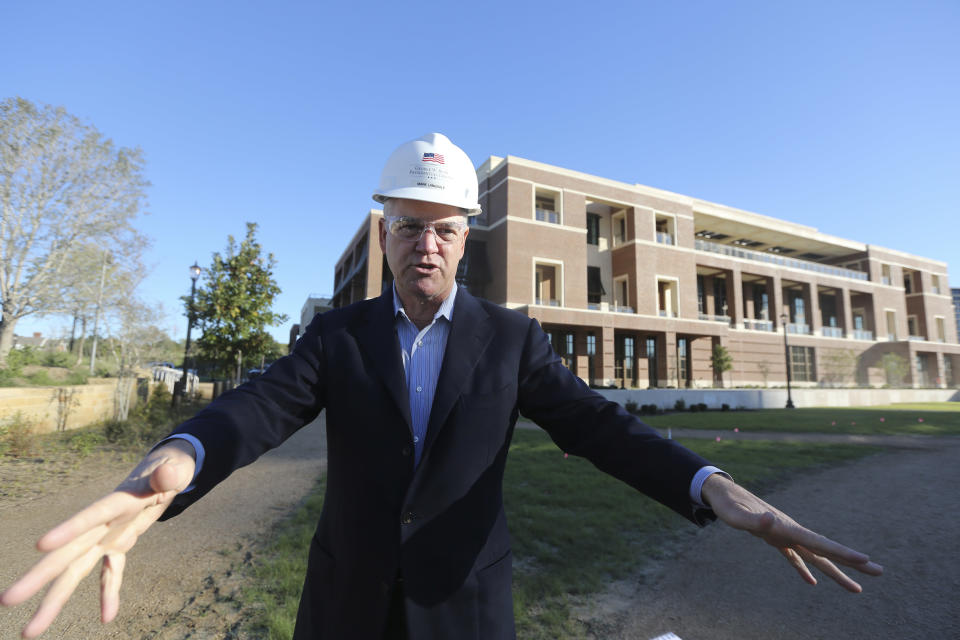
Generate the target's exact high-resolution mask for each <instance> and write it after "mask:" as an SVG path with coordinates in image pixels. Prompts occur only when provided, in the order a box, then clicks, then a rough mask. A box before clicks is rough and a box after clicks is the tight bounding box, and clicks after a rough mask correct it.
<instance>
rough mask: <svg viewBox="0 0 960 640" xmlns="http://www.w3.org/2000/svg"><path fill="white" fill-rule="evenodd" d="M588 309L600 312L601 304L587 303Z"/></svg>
mask: <svg viewBox="0 0 960 640" xmlns="http://www.w3.org/2000/svg"><path fill="white" fill-rule="evenodd" d="M587 309H590V310H591V311H600V303H599V302H588V303H587Z"/></svg>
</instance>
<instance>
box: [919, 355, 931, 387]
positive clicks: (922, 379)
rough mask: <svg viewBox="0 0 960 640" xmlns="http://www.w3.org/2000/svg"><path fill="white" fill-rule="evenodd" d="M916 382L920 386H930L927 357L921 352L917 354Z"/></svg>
mask: <svg viewBox="0 0 960 640" xmlns="http://www.w3.org/2000/svg"><path fill="white" fill-rule="evenodd" d="M916 362H917V382H919V383H920V386H921V387H929V386H930V374H929V372H928V371H927V357H926V355H925V354H923V353H918V354H917V360H916Z"/></svg>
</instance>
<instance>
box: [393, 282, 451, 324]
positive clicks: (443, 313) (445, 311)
mask: <svg viewBox="0 0 960 640" xmlns="http://www.w3.org/2000/svg"><path fill="white" fill-rule="evenodd" d="M456 298H457V283H456V282H454V283H453V288H452V289H450V295H448V296H447V297H446V299H445V300H444V301H443V302H441V303H440V308H439V309H437V312H436V313H435V314H433V319H434V320H436V319H437V318H446V319H447V322H453V303H454V301H455V300H456ZM398 313H401V314H403V317H404V318H407V320H409V319H410V318H409V317H408V316H407V312H406V311H404V310H403V302H401V301H400V295H399V294H398V293H397V283H396V282H394V283H393V315H394V317H396V315H397V314H398Z"/></svg>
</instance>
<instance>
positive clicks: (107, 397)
mask: <svg viewBox="0 0 960 640" xmlns="http://www.w3.org/2000/svg"><path fill="white" fill-rule="evenodd" d="M116 389H117V380H116V379H109V380H103V379H93V380H91V382H90V383H89V384H84V385H70V386H66V385H65V386H61V387H7V388H0V424H2V423H4V422H7V421H8V420H9V419H11V418H12V417H13V416H14V415H16V413H17V412H20V413H21V414H22V415H23V417H24V418H25V419H27V420H29V421H31V422H33V423H34V425H35V428H36V430H37V432H38V433H50V432H52V431H56V430H57V428H58V425H59V424H61V422H62V423H63V424H64V429H77V428H79V427H85V426H87V425H88V424H92V423H94V422H98V421H100V420H105V419H107V418H111V417H113V415H114V397H115V394H116ZM130 393H131V396H134V395H135V394H136V393H137V385H136V384H134V385H132V388H131V390H130ZM135 404H136V398H135V397H131V404H130V406H131V407H133V406H134V405H135Z"/></svg>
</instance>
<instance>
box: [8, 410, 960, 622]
mask: <svg viewBox="0 0 960 640" xmlns="http://www.w3.org/2000/svg"><path fill="white" fill-rule="evenodd" d="M673 435H674V437H709V438H713V437H714V434H712V433H707V432H702V431H699V432H686V431H684V432H678V431H674V433H673ZM731 435H732V434H729V432H727V433H725V434H723V437H725V438H726V437H731ZM738 436H739V437H742V438H743V439H747V438H754V437H763V438H764V439H783V440H791V439H804V440H807V439H817V440H823V438H819V437H816V436H815V435H810V434H808V435H802V436H794V435H792V434H762V436H760V435H754V434H742V433H741V434H738ZM843 441H846V442H859V441H861V437H859V436H851V437H846V438H843ZM864 443H865V444H867V443H869V444H883V445H888V446H893V447H898V448H899V447H903V449H900V450H895V451H892V452H890V453H885V454H880V455H877V456H871V457H869V458H866V459H864V460H861V461H857V462H854V463H850V464H848V465H844V466H841V467H838V468H834V469H830V470H826V471H819V472H815V473H813V474H811V475H808V476H805V477H802V478H800V479H799V480H798V481H797V482H794V483H792V484H791V485H789V486H787V487H785V488H783V489H782V490H780V491H777V492H775V493H772V494H769V495H767V496H765V497H766V498H768V499H769V500H770V502H772V503H773V504H776V505H778V506H780V507H782V508H783V509H784V510H785V511H786V512H788V513H790V514H791V515H794V516H795V517H797V518H798V519H799V520H800V521H801V522H803V523H805V524H807V525H809V526H811V527H812V528H813V529H815V530H820V531H823V532H824V533H826V534H828V535H830V536H831V537H834V538H836V539H838V540H840V541H841V542H845V543H847V544H850V545H851V546H853V547H854V548H857V549H861V550H863V551H866V552H868V553H870V554H871V555H872V556H873V557H874V559H876V560H877V561H878V562H880V563H881V564H883V565H884V566H885V568H886V574H885V575H884V576H883V577H882V578H879V579H870V578H865V579H864V580H863V581H862V583H863V585H864V587H865V592H864V593H863V594H860V595H852V594H847V593H846V592H843V591H841V590H840V589H839V588H837V587H836V586H834V585H833V584H821V585H820V586H818V587H810V586H808V585H806V584H804V583H803V582H801V581H800V580H799V578H797V577H796V575H795V574H794V573H793V571H792V570H791V569H789V567H787V565H786V563H785V562H784V561H783V560H782V559H781V558H780V556H779V554H777V553H776V552H775V551H774V550H772V549H768V548H766V547H765V546H764V545H762V544H760V543H758V542H757V541H756V540H754V539H753V538H752V537H750V536H747V535H744V534H742V533H740V532H736V531H732V530H730V529H728V528H726V527H724V526H722V525H714V526H711V527H708V528H706V529H704V530H702V531H698V532H696V534H695V535H692V536H690V537H688V538H685V540H684V541H681V542H680V543H679V544H680V547H679V548H678V549H677V550H676V553H675V554H674V556H673V559H671V560H666V561H663V562H661V563H660V564H659V565H658V566H655V567H652V568H649V567H648V568H647V569H646V570H645V572H644V574H643V576H638V579H635V580H632V581H623V582H620V583H617V584H614V585H612V586H611V588H610V589H609V590H608V592H607V593H605V594H603V595H601V596H600V597H597V598H595V599H594V600H593V601H592V603H591V604H590V605H589V606H588V607H587V608H586V609H585V611H583V612H582V614H581V617H582V618H583V619H585V620H586V621H587V623H588V625H589V627H590V629H591V630H592V632H593V637H594V638H597V639H598V640H617V639H627V638H630V639H631V640H634V639H638V640H646V639H649V638H654V637H656V636H658V635H660V634H664V633H667V632H673V633H675V634H677V636H679V637H680V638H682V639H683V640H728V639H729V640H733V639H737V640H743V639H749V638H764V639H774V640H794V639H796V640H799V639H801V638H802V639H805V640H806V639H811V638H831V639H832V638H844V639H851V638H871V639H876V638H897V639H903V638H905V639H910V638H931V637H934V638H960V613H958V612H960V607H957V606H956V605H955V600H956V595H957V594H958V593H960V550H958V545H957V542H958V541H960V525H958V524H957V519H956V515H955V514H956V513H957V511H958V507H960V492H958V491H957V488H956V487H957V486H958V484H960V438H958V439H950V438H938V439H929V438H909V437H908V438H906V439H903V438H896V439H889V438H879V439H878V440H873V439H869V440H868V441H864ZM323 444H324V438H323V434H322V422H321V421H317V423H315V424H313V425H310V426H309V427H307V428H305V429H303V430H301V431H300V432H299V433H298V434H296V435H295V436H294V437H293V438H291V439H290V440H289V441H288V442H287V443H286V444H285V445H284V446H283V447H281V448H279V449H277V450H276V451H273V452H271V453H270V454H267V455H266V456H264V457H263V459H261V460H260V461H259V462H258V463H257V464H254V465H251V466H250V467H247V468H245V469H241V470H240V471H238V472H237V473H235V474H234V475H233V476H232V477H231V478H230V479H229V480H228V481H227V482H225V483H224V484H223V485H221V486H220V487H218V488H217V489H216V490H214V491H213V492H211V493H210V495H208V496H207V497H206V498H205V499H204V500H203V502H202V503H201V504H198V505H196V506H195V507H192V508H191V509H189V510H187V511H186V512H185V513H184V514H183V515H181V516H179V517H177V518H175V519H174V520H173V521H171V522H168V523H159V524H158V525H155V526H154V527H152V528H151V529H150V530H149V531H148V532H147V533H146V534H145V535H144V537H143V539H142V540H141V541H140V542H139V543H138V545H137V546H136V547H135V549H134V550H133V551H132V552H131V554H130V557H129V560H128V575H127V578H126V580H125V583H124V587H123V591H122V602H121V611H120V616H119V618H118V620H117V621H116V622H114V623H113V624H111V625H108V626H106V627H105V626H102V625H101V624H100V623H99V620H98V617H99V605H98V600H97V580H96V577H95V576H92V577H91V578H88V579H87V580H86V581H85V582H84V583H83V584H82V585H81V588H80V589H79V591H78V593H77V595H76V596H75V597H74V598H73V599H72V600H71V602H70V603H69V604H68V605H67V608H66V610H65V611H64V612H63V614H61V617H60V618H59V619H58V621H57V622H56V623H55V625H54V626H53V627H52V629H51V630H50V631H48V633H47V634H46V635H45V636H44V637H45V638H70V639H76V638H83V639H84V640H99V639H101V638H125V639H126V638H139V639H142V640H147V639H149V640H173V639H180V638H192V639H194V640H206V639H213V638H218V639H219V638H237V639H239V638H245V637H247V636H245V634H244V632H242V631H240V630H238V627H239V620H240V617H239V615H238V612H237V611H236V601H235V598H231V597H229V596H230V595H231V594H234V595H235V594H238V593H239V589H240V587H241V586H242V582H241V581H240V579H239V578H238V577H237V576H234V575H233V569H234V568H235V567H236V566H237V565H238V564H240V563H243V562H244V561H245V559H247V558H248V557H249V549H250V548H251V543H252V542H253V541H254V540H255V539H256V537H257V536H258V535H260V534H262V533H263V532H264V531H265V530H267V529H268V528H269V527H270V525H271V524H273V523H274V522H275V521H276V520H277V519H278V518H280V517H282V516H283V515H285V514H286V513H288V512H289V510H290V509H291V507H292V506H293V505H295V504H296V503H297V501H299V500H300V498H301V497H302V496H303V495H305V494H306V492H307V491H308V490H309V489H310V487H311V486H312V485H313V483H314V481H315V479H316V477H317V476H318V474H319V473H320V472H321V470H322V468H323V466H322V465H323V459H324V455H325V452H324V450H323ZM130 466H131V465H130V464H129V463H117V464H115V465H112V466H109V467H107V468H104V469H103V473H102V474H100V475H96V474H93V475H92V476H91V475H88V476H87V477H86V478H85V482H84V483H83V485H82V486H75V487H71V488H69V490H66V489H65V490H64V491H59V492H54V493H51V494H49V495H47V496H45V497H43V498H39V499H35V500H32V501H30V502H28V503H18V504H15V505H14V506H11V505H10V504H7V505H3V504H0V585H6V584H9V583H10V582H11V581H12V580H13V579H14V578H15V577H16V576H17V575H19V574H20V573H21V572H22V571H23V570H25V569H26V568H27V567H28V566H29V565H30V564H31V563H32V562H34V561H35V560H36V559H37V557H38V554H36V553H32V552H30V551H29V549H30V545H31V544H32V541H33V540H36V538H37V537H39V535H41V534H42V533H43V532H44V531H46V530H47V529H49V528H50V527H51V526H53V525H55V524H56V523H58V522H59V521H61V520H62V519H63V518H64V517H66V516H67V515H69V514H71V513H72V512H73V511H75V509H76V508H77V507H79V506H82V505H85V504H87V503H89V502H90V501H91V500H94V499H96V498H98V497H100V496H101V495H103V494H104V493H107V492H109V491H110V490H111V489H112V488H113V487H114V486H115V485H116V483H117V482H118V481H119V480H120V478H121V477H122V476H123V475H124V474H125V473H126V472H127V471H128V470H129V467H130ZM240 496H242V497H243V498H244V499H245V500H244V502H243V503H242V505H240V507H241V508H238V502H237V499H238V497H240ZM171 541H176V543H175V544H174V543H172V542H171ZM32 607H33V605H32V604H29V603H28V605H26V606H23V607H19V608H17V609H13V610H7V611H2V612H0V638H13V637H16V636H17V633H18V631H19V629H20V628H21V627H22V626H23V624H24V623H25V621H26V620H27V618H28V617H29V615H30V613H31V612H32Z"/></svg>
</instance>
